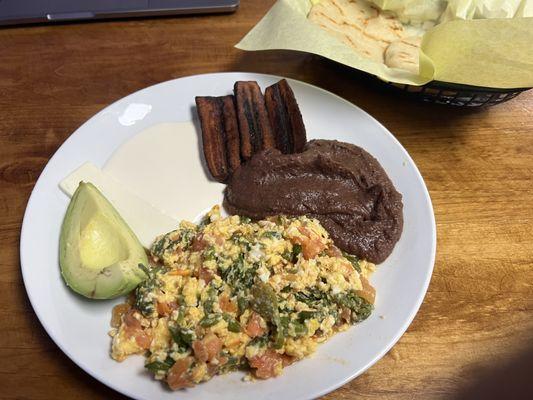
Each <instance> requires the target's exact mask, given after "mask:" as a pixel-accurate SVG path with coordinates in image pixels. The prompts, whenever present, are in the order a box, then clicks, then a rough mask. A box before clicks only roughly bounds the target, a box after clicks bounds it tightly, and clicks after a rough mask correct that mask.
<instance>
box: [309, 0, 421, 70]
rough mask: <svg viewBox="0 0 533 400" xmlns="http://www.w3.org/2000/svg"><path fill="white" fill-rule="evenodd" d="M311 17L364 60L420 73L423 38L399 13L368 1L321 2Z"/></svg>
mask: <svg viewBox="0 0 533 400" xmlns="http://www.w3.org/2000/svg"><path fill="white" fill-rule="evenodd" d="M307 17H308V19H309V20H310V21H311V22H313V23H315V24H317V25H319V26H320V27H321V28H322V29H324V30H326V31H327V32H329V33H330V34H331V35H333V36H335V37H337V38H338V39H339V40H341V41H342V42H344V43H345V44H347V45H348V46H350V47H351V48H352V49H353V50H354V51H355V52H357V53H358V54H360V55H361V56H362V57H365V58H368V59H370V60H373V61H375V62H378V63H382V64H386V65H387V66H389V67H392V68H399V69H403V70H407V71H410V72H414V73H418V50H419V47H420V38H418V37H413V36H412V33H411V32H407V31H406V29H405V27H404V25H402V23H401V22H400V21H399V20H398V18H397V17H396V16H395V14H393V13H391V12H389V11H382V10H380V9H379V8H378V7H376V6H375V5H373V4H372V3H370V2H368V1H365V0H321V1H320V2H319V3H317V4H315V5H313V7H312V8H311V11H310V12H309V14H308V16H307Z"/></svg>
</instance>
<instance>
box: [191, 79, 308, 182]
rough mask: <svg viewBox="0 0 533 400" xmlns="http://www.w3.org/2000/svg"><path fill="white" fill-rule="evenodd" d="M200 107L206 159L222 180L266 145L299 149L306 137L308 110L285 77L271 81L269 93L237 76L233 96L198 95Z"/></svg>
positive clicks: (197, 101)
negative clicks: (302, 107)
mask: <svg viewBox="0 0 533 400" xmlns="http://www.w3.org/2000/svg"><path fill="white" fill-rule="evenodd" d="M196 109H197V112H198V116H199V119H200V125H201V129H202V143H203V152H204V157H205V160H206V164H207V167H208V169H209V172H210V173H211V175H212V176H213V178H214V179H215V180H217V181H219V182H226V181H227V179H228V178H229V177H230V176H231V175H232V174H233V172H234V171H235V170H236V169H237V168H238V167H239V166H240V165H241V163H242V162H245V161H247V160H248V159H250V158H251V157H252V156H253V155H254V154H256V153H257V152H259V151H261V150H264V149H270V148H277V149H279V150H280V151H281V152H283V153H294V152H298V151H301V150H302V149H303V146H304V145H305V142H306V133H305V126H304V123H303V120H302V115H301V114H300V110H299V108H298V104H297V102H296V99H295V97H294V93H293V92H292V90H291V88H290V86H289V84H288V83H287V81H286V80H285V79H283V80H281V81H279V82H278V83H276V84H274V85H272V86H270V87H268V88H267V89H266V91H265V96H263V94H262V93H261V89H260V87H259V85H258V84H257V82H254V81H250V82H244V81H239V82H236V83H235V86H234V95H233V96H231V95H230V96H222V97H206V96H198V97H196Z"/></svg>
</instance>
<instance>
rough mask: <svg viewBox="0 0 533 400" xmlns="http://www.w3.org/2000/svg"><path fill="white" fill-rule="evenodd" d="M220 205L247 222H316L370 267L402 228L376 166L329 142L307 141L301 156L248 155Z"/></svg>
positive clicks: (397, 198) (395, 201) (392, 193)
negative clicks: (287, 218)
mask: <svg viewBox="0 0 533 400" xmlns="http://www.w3.org/2000/svg"><path fill="white" fill-rule="evenodd" d="M224 206H225V208H226V210H227V211H228V212H229V213H230V214H236V215H243V216H248V217H250V218H253V219H263V218H265V217H268V216H272V215H279V214H284V215H289V216H297V215H307V216H310V217H312V218H316V219H318V220H319V221H320V222H321V223H322V225H323V226H324V227H325V228H326V230H327V231H328V232H329V234H330V236H331V238H332V239H333V241H334V242H335V244H336V245H337V246H338V247H339V248H340V249H341V250H344V251H346V252H347V253H350V254H355V255H357V256H358V257H360V258H363V259H365V260H368V261H371V262H374V263H380V262H382V261H384V260H385V259H386V258H387V257H388V256H389V254H390V253H391V252H392V249H393V248H394V245H395V244H396V242H397V241H398V240H399V239H400V236H401V233H402V228H403V215H402V209H403V204H402V195H401V194H400V193H398V191H396V189H395V188H394V185H393V184H392V182H391V180H390V179H389V177H388V176H387V174H386V173H385V171H384V170H383V168H382V167H381V165H380V164H379V162H378V161H377V160H376V159H375V158H374V157H372V156H371V155H370V154H369V153H367V152H366V151H365V150H363V149H362V148H360V147H357V146H355V145H353V144H349V143H343V142H338V141H335V140H312V141H310V142H308V143H307V145H306V146H305V149H304V151H303V152H302V153H296V154H282V153H281V152H279V151H278V150H275V149H269V150H264V151H262V152H260V153H258V154H256V155H254V156H253V157H252V159H251V160H250V161H249V162H248V163H246V164H243V165H242V166H241V167H240V168H239V169H237V170H236V171H235V173H234V174H233V176H232V177H231V179H230V181H229V183H228V186H227V187H226V190H225V193H224Z"/></svg>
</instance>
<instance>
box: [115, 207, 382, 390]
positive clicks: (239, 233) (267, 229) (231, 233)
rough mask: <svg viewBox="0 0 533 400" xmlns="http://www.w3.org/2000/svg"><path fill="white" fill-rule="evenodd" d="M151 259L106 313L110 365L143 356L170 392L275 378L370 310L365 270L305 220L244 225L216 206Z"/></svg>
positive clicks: (160, 242) (159, 245) (165, 239)
mask: <svg viewBox="0 0 533 400" xmlns="http://www.w3.org/2000/svg"><path fill="white" fill-rule="evenodd" d="M151 257H152V262H153V266H152V267H151V268H150V270H148V271H147V273H148V274H149V278H148V279H147V280H146V281H144V282H143V283H142V284H141V285H140V286H138V287H137V289H136V290H135V292H134V293H133V295H132V296H131V298H130V299H129V301H128V303H126V304H121V305H118V306H116V307H115V309H114V310H113V318H112V325H113V327H114V329H112V330H111V332H110V334H111V336H112V338H113V339H112V348H111V355H112V357H113V358H114V359H115V360H117V361H122V360H124V359H125V358H126V357H127V356H129V355H131V354H145V356H146V363H145V367H146V368H147V369H148V370H150V371H152V372H153V373H154V376H155V378H156V379H159V380H165V381H166V382H167V384H168V385H169V387H170V388H171V389H181V388H186V387H192V386H194V385H195V384H197V383H200V382H202V381H206V380H209V379H211V378H212V377H213V376H214V375H216V374H223V373H226V372H228V371H232V370H235V369H246V370H248V371H250V373H251V376H253V377H256V378H261V379H266V378H270V377H274V376H277V375H279V374H280V373H281V372H282V369H283V368H284V367H285V366H287V365H289V364H291V363H292V362H294V361H297V360H300V359H302V358H304V357H306V356H308V355H309V354H311V353H312V352H313V351H315V349H316V347H317V344H319V343H321V342H324V341H325V340H326V339H328V338H329V337H330V336H332V335H333V334H335V333H336V332H338V331H342V330H345V329H346V328H348V327H349V326H350V325H351V324H354V323H356V322H359V321H362V320H364V319H365V318H367V317H368V316H369V315H370V313H371V311H372V308H373V306H372V304H373V302H374V295H375V292H374V289H373V287H372V286H371V285H370V284H369V282H368V280H367V278H368V275H369V274H370V273H371V272H372V270H373V269H374V265H373V264H371V263H368V262H366V261H364V260H359V259H357V258H356V257H355V256H352V255H348V254H344V253H342V252H341V251H340V250H339V249H338V248H337V247H335V246H334V244H333V242H332V241H331V239H330V238H329V237H328V234H327V232H326V230H325V229H324V228H323V227H322V226H321V225H320V223H319V222H318V221H317V220H315V219H311V218H308V217H305V216H303V217H298V218H287V217H284V216H277V217H273V218H269V219H267V220H262V221H257V222H252V221H251V220H250V219H248V218H245V217H239V216H231V217H228V218H221V216H220V211H219V207H218V206H215V207H213V209H212V210H211V211H210V212H209V213H208V214H207V215H206V216H205V218H204V219H203V221H202V222H201V223H200V224H199V225H195V224H192V223H190V222H182V223H181V225H180V227H179V229H177V230H175V231H173V232H170V233H167V234H166V235H163V236H160V237H158V238H157V239H156V240H155V242H154V244H153V246H152V249H151Z"/></svg>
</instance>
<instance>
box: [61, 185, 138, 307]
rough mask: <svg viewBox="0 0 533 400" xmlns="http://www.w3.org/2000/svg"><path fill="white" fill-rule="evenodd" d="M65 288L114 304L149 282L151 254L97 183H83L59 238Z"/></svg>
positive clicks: (67, 213)
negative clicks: (149, 259) (97, 186)
mask: <svg viewBox="0 0 533 400" xmlns="http://www.w3.org/2000/svg"><path fill="white" fill-rule="evenodd" d="M59 265H60V268H61V275H62V276H63V279H64V280H65V283H66V284H67V285H68V286H69V287H70V288H71V289H72V290H73V291H75V292H77V293H79V294H80V295H82V296H85V297H88V298H91V299H112V298H115V297H118V296H122V295H125V294H127V293H129V292H130V291H132V290H133V289H134V288H135V287H136V286H137V285H138V284H139V283H141V282H142V281H143V280H145V279H146V278H147V274H146V272H145V271H146V267H147V266H148V258H147V256H146V252H145V249H144V248H143V246H142V245H141V243H140V242H139V239H137V237H136V236H135V234H134V233H133V231H132V230H131V229H130V227H129V226H128V225H127V224H126V222H125V221H124V220H123V219H122V217H121V216H120V214H119V213H118V212H117V211H116V209H115V208H114V207H113V205H112V204H111V203H110V202H109V201H108V200H107V199H106V198H105V197H104V196H103V195H102V193H100V191H99V190H98V189H97V188H96V187H95V186H94V185H93V184H91V183H85V182H80V185H79V186H78V189H76V192H74V195H73V196H72V199H71V201H70V204H69V206H68V209H67V212H66V214H65V218H64V220H63V225H62V227H61V236H60V239H59Z"/></svg>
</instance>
